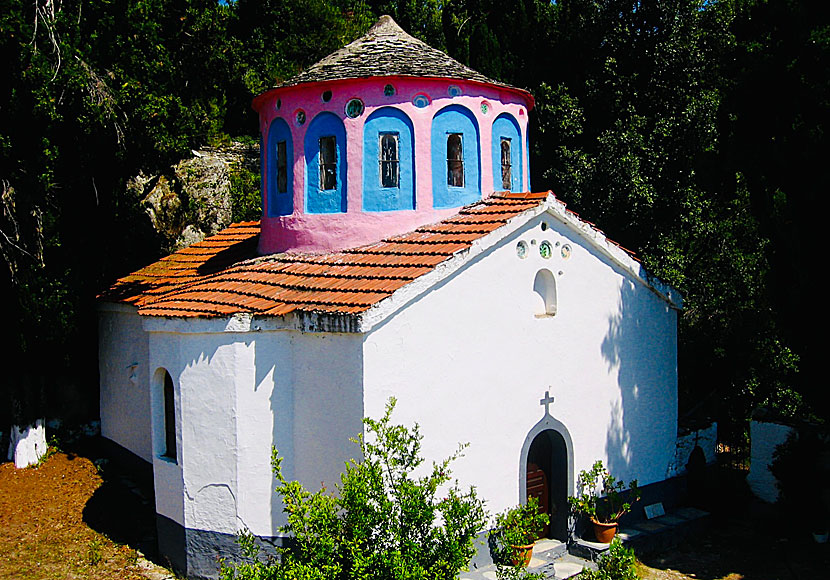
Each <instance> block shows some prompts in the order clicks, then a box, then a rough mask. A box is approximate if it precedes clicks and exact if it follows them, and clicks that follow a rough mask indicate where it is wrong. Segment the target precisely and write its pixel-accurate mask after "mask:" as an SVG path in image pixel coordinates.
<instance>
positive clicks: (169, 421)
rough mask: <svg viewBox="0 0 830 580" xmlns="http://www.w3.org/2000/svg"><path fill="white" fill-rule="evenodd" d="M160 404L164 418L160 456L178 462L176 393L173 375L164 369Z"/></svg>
mask: <svg viewBox="0 0 830 580" xmlns="http://www.w3.org/2000/svg"><path fill="white" fill-rule="evenodd" d="M162 400H163V402H162V404H163V410H162V411H163V420H164V452H163V453H162V455H161V456H162V457H163V458H164V459H167V460H168V461H172V462H173V463H178V461H179V458H178V453H177V451H176V393H175V387H174V385H173V377H171V376H170V373H169V372H167V371H165V373H164V384H163V385H162Z"/></svg>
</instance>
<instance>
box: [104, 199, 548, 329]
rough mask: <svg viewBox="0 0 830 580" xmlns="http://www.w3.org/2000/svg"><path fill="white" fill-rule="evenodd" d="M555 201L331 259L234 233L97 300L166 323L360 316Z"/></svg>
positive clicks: (475, 216) (468, 218) (507, 206)
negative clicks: (268, 247)
mask: <svg viewBox="0 0 830 580" xmlns="http://www.w3.org/2000/svg"><path fill="white" fill-rule="evenodd" d="M547 196H548V193H547V192H545V193H520V194H516V193H500V194H495V195H493V196H491V197H489V198H487V199H485V200H482V201H480V202H477V203H475V204H473V205H471V206H468V207H465V208H462V209H461V210H460V211H459V213H458V214H456V215H455V216H453V217H451V218H449V219H447V220H444V221H443V222H440V223H437V224H431V225H427V226H424V227H421V228H418V229H417V230H415V231H414V232H410V233H407V234H403V235H400V236H394V237H392V238H388V239H385V240H383V241H381V242H378V243H375V244H370V245H368V246H363V247H360V248H353V249H349V250H344V251H342V252H335V253H331V254H323V255H315V254H291V253H285V254H274V255H271V256H262V257H260V256H257V254H256V248H257V244H258V241H259V223H258V222H245V223H239V224H234V225H232V226H230V227H228V228H227V229H225V230H223V231H221V232H219V233H218V234H216V235H215V236H212V237H210V238H207V239H205V240H203V241H201V242H198V243H196V244H193V245H192V246H189V247H187V248H184V249H182V250H179V251H177V252H175V253H173V254H171V255H170V256H167V257H165V258H162V259H161V260H159V261H158V262H155V263H154V264H150V265H149V266H147V267H145V268H142V269H141V270H138V271H137V272H134V273H132V274H130V275H128V276H125V277H124V278H121V279H120V280H118V281H117V282H116V283H115V284H114V285H113V286H112V287H111V288H109V289H108V290H107V291H105V292H103V293H102V294H101V295H100V296H99V298H100V299H101V300H104V301H109V302H121V303H125V304H131V305H135V306H138V308H139V310H138V312H139V314H141V315H144V316H162V317H179V318H191V317H225V316H229V315H233V314H237V313H244V312H248V313H253V314H260V315H266V316H284V315H286V314H289V313H291V312H294V311H297V310H302V311H308V312H311V311H316V312H325V313H330V314H342V315H349V314H356V313H360V312H364V311H365V310H367V309H369V308H370V307H371V306H373V305H374V304H376V303H378V302H380V301H381V300H383V299H384V298H387V297H388V296H390V295H391V294H392V293H393V292H395V291H396V290H398V289H400V288H401V287H403V286H405V285H406V284H408V283H409V282H411V281H412V280H415V279H416V278H418V277H419V276H422V275H424V274H427V273H428V272H430V271H432V269H433V268H434V267H435V266H436V265H438V264H440V263H441V262H444V261H445V260H447V259H449V258H450V257H451V256H453V255H454V254H456V253H458V252H460V251H463V250H465V249H467V248H469V247H470V245H471V244H472V243H473V242H474V241H476V240H477V239H479V238H481V237H483V236H485V235H487V234H488V233H490V232H492V231H494V230H496V229H498V228H499V227H501V226H502V225H504V224H505V223H507V220H509V219H511V218H513V217H515V216H516V215H518V214H520V213H522V212H524V211H526V210H528V209H531V208H533V207H536V206H537V205H538V204H539V203H541V202H542V201H544V200H545V199H546V198H547Z"/></svg>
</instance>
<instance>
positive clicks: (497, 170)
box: [492, 113, 524, 191]
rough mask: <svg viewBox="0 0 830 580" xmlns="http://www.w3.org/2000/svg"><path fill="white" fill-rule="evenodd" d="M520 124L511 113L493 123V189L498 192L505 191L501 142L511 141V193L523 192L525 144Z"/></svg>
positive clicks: (504, 114)
mask: <svg viewBox="0 0 830 580" xmlns="http://www.w3.org/2000/svg"><path fill="white" fill-rule="evenodd" d="M521 134H522V133H521V129H519V123H518V122H517V121H516V119H515V118H514V117H513V115H511V114H509V113H502V114H501V115H499V116H498V117H496V120H495V121H493V139H492V151H493V187H494V188H495V189H496V191H501V190H503V189H504V187H503V186H502V179H501V140H502V139H509V140H510V166H511V180H510V191H523V190H524V186H523V184H524V181H523V180H522V162H523V161H524V155H522V151H523V149H524V143H523V141H522V138H521Z"/></svg>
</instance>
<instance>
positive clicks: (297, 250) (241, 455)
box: [99, 16, 682, 577]
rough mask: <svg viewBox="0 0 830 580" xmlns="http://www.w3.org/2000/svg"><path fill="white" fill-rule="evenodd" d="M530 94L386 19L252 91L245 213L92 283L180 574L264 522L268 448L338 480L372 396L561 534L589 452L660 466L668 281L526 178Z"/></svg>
mask: <svg viewBox="0 0 830 580" xmlns="http://www.w3.org/2000/svg"><path fill="white" fill-rule="evenodd" d="M533 104H534V103H533V98H532V96H531V95H530V94H529V93H528V92H527V91H525V90H522V89H519V88H515V87H511V86H508V85H505V84H503V83H500V82H497V81H494V80H491V79H488V78H487V77H485V76H483V75H481V74H479V73H477V72H476V71H473V70H471V69H470V68H468V67H466V66H464V65H462V64H461V63H458V62H456V61H454V60H453V59H451V58H450V57H448V56H447V55H446V54H444V53H442V52H440V51H438V50H436V49H433V48H431V47H429V46H428V45H426V44H424V43H423V42H421V41H419V40H417V39H415V38H413V37H411V36H409V35H408V34H406V33H405V32H404V31H403V30H401V29H400V28H399V27H398V26H397V25H396V24H395V22H394V21H393V20H392V19H391V18H389V17H388V16H385V17H383V18H381V19H380V21H379V22H378V23H377V24H376V25H375V26H374V27H373V28H372V29H371V30H369V32H368V33H367V34H366V35H365V36H363V37H362V38H360V39H358V40H356V41H354V42H352V43H351V44H349V45H347V46H345V47H344V48H342V49H340V50H338V51H336V52H335V53H333V54H331V55H330V56H328V57H326V58H324V59H323V60H321V61H319V62H318V63H317V64H315V65H313V66H311V67H309V68H308V69H307V70H305V71H304V72H302V73H300V74H299V75H297V76H296V77H294V78H292V79H290V80H289V81H288V82H285V83H283V84H281V85H279V86H277V87H275V88H273V89H271V90H269V91H266V92H265V93H263V94H261V95H259V96H258V97H257V98H256V99H254V102H253V106H254V109H255V110H256V111H257V112H258V113H259V129H260V132H261V135H262V195H263V206H262V207H263V215H262V219H261V220H260V221H258V222H246V223H239V224H235V225H232V226H230V227H229V228H227V229H225V230H224V231H222V232H220V233H219V234H217V235H215V236H213V237H210V238H207V239H205V240H204V241H202V242H199V243H196V244H193V245H191V246H190V247H187V248H185V249H182V250H179V251H177V252H175V253H174V254H172V255H170V256H167V257H165V258H163V259H161V260H159V261H158V262H156V263H154V264H151V265H149V266H147V267H146V268H143V269H141V270H139V271H137V272H135V273H133V274H131V275H129V276H126V277H124V278H122V279H120V280H118V281H117V282H116V283H115V284H114V285H113V286H112V287H111V288H110V289H109V290H107V291H106V292H104V293H103V294H102V295H101V297H100V323H99V325H100V333H99V336H100V380H101V398H100V409H101V429H102V434H103V436H104V437H106V438H107V439H109V440H111V441H112V442H114V443H116V444H117V445H119V446H120V447H121V448H123V449H124V450H126V451H128V452H129V453H130V454H132V455H134V456H137V457H138V458H140V459H141V460H142V461H143V462H145V463H146V464H147V465H148V466H150V467H151V468H152V473H153V482H154V495H155V506H156V512H157V529H158V533H159V549H160V552H161V553H162V555H164V556H165V557H167V558H168V559H169V560H170V561H171V562H172V563H173V565H174V566H175V567H177V568H178V569H179V570H180V571H181V572H183V573H185V574H186V575H188V576H189V577H216V575H217V556H222V555H226V554H228V553H231V552H232V551H233V546H234V538H235V536H236V534H237V532H238V531H240V530H243V529H248V530H250V531H251V532H252V533H253V534H255V535H256V536H259V537H260V538H262V539H263V540H265V541H272V542H275V541H276V542H278V541H280V537H279V530H278V528H279V526H280V525H282V524H284V523H285V516H284V514H283V511H282V504H281V501H280V498H279V496H277V495H276V494H275V493H274V492H273V488H274V483H275V482H274V479H273V476H272V474H271V469H270V456H271V447H272V446H275V447H276V448H277V449H278V450H279V453H280V454H281V456H282V457H284V462H283V468H284V472H285V473H286V475H287V476H288V477H290V478H293V479H297V480H299V481H301V482H302V483H303V484H305V485H306V486H307V487H309V488H312V489H319V486H320V485H321V484H322V485H325V486H326V487H328V488H329V489H334V487H335V485H336V483H337V482H338V481H339V475H340V473H341V471H342V470H343V467H344V462H345V461H347V460H348V459H350V458H352V457H354V456H355V454H356V453H357V450H358V448H357V446H356V445H354V443H351V442H350V441H349V439H350V438H351V437H355V436H356V435H357V434H358V433H360V432H362V429H363V426H362V422H361V421H362V418H363V417H365V416H369V417H375V418H378V417H380V416H382V414H383V411H384V407H385V405H386V403H387V401H388V400H389V398H390V397H395V398H396V399H397V401H398V403H397V407H396V411H395V415H394V420H395V421H396V422H398V423H403V424H412V423H415V422H417V423H418V424H419V425H420V428H421V432H422V434H423V436H424V439H423V443H424V446H423V451H424V453H425V455H426V457H427V458H428V460H441V459H443V458H445V457H447V456H448V455H450V454H451V453H452V452H454V451H455V450H456V448H457V445H458V444H459V443H461V442H467V443H469V447H468V448H467V449H466V452H465V456H464V457H463V458H461V459H460V460H458V461H457V462H456V463H455V464H454V475H455V476H457V478H458V479H459V482H460V484H461V485H462V486H463V487H466V486H469V485H474V486H475V487H476V488H477V490H478V493H479V494H480V496H481V497H483V498H484V499H486V500H487V508H488V510H489V511H490V512H491V513H495V512H498V511H501V510H503V509H505V508H507V507H510V506H512V505H515V504H517V503H519V502H523V501H525V500H526V498H527V496H528V493H530V494H532V495H540V496H542V497H543V502H542V503H543V504H544V505H545V506H546V509H547V510H548V511H549V512H550V513H551V514H552V525H551V526H550V531H549V534H550V536H551V537H552V538H558V539H560V540H562V541H565V540H566V539H567V534H568V529H567V527H568V526H567V522H568V520H567V502H566V497H567V496H568V495H569V494H573V492H574V485H575V480H576V476H577V474H578V473H579V471H580V470H583V469H589V468H590V467H591V465H592V464H593V463H594V461H595V460H597V459H602V460H603V461H604V463H605V465H606V466H608V467H609V469H610V471H611V472H612V473H613V474H614V475H615V476H616V477H618V478H622V479H624V480H626V481H628V480H630V479H633V478H637V479H639V482H640V485H641V486H643V485H648V484H656V483H658V482H662V481H664V480H666V479H667V478H668V477H670V476H672V475H673V474H674V471H673V470H674V461H675V443H676V439H677V315H678V310H679V309H680V308H681V307H682V298H681V297H680V296H679V294H678V293H677V292H676V291H675V290H673V289H672V288H670V287H668V286H667V285H665V284H662V283H661V282H660V281H659V280H657V279H655V278H654V277H652V276H650V275H649V274H648V273H647V272H646V271H645V270H644V268H643V267H642V266H641V264H640V263H639V262H638V261H637V260H636V259H635V258H634V257H633V256H632V255H631V254H630V253H629V252H627V251H626V250H624V249H622V248H621V247H619V246H618V245H616V244H615V243H614V242H612V241H611V240H609V239H608V238H606V236H605V235H604V234H603V233H602V232H601V231H600V230H598V229H597V228H596V227H594V226H593V225H591V224H589V223H587V222H585V221H583V220H582V219H580V218H579V217H578V216H577V215H575V214H574V213H572V212H570V211H568V210H567V209H566V208H565V205H564V204H563V203H562V202H560V201H559V200H557V199H556V197H555V196H554V195H553V194H552V193H550V192H542V193H529V192H530V190H531V187H530V183H529V167H528V159H529V156H528V149H529V142H528V113H529V111H530V110H531V109H532V107H533ZM588 193H589V192H588Z"/></svg>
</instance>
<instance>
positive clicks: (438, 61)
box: [274, 15, 527, 93]
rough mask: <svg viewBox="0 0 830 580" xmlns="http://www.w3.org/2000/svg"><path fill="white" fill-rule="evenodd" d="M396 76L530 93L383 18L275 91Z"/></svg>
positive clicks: (387, 18)
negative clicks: (473, 83) (312, 84)
mask: <svg viewBox="0 0 830 580" xmlns="http://www.w3.org/2000/svg"><path fill="white" fill-rule="evenodd" d="M392 76H404V77H432V78H451V79H457V80H468V81H476V82H480V83H486V84H491V85H497V86H501V87H504V88H508V89H511V90H516V91H520V92H523V93H526V92H527V91H525V90H524V89H519V88H517V87H513V86H511V85H508V84H506V83H503V82H500V81H497V80H493V79H491V78H489V77H487V76H485V75H483V74H481V73H480V72H478V71H475V70H473V69H472V68H470V67H468V66H466V65H464V64H462V63H460V62H458V61H457V60H455V59H454V58H452V57H450V56H449V55H448V54H446V53H444V52H442V51H440V50H438V49H437V48H433V47H431V46H430V45H428V44H427V43H425V42H423V41H422V40H418V39H417V38H415V37H413V36H411V35H409V34H407V33H406V32H405V31H404V30H403V29H402V28H401V27H400V26H398V24H397V23H396V22H395V21H394V20H393V19H392V17H391V16H388V15H384V16H381V17H380V19H379V20H378V21H377V22H376V23H375V24H374V25H373V26H372V27H371V28H370V29H369V31H368V32H367V33H366V34H365V35H363V36H361V37H360V38H358V39H357V40H354V41H353V42H350V43H349V44H347V45H346V46H344V47H343V48H340V49H339V50H336V51H334V52H333V53H331V54H330V55H328V56H326V57H324V58H322V59H321V60H319V61H318V62H316V63H315V64H313V65H311V66H310V67H308V68H307V69H306V70H304V71H302V72H300V73H299V74H297V75H295V76H294V77H292V78H290V79H288V80H287V81H285V82H283V83H281V84H279V85H277V86H276V87H274V88H281V87H289V86H295V85H299V84H304V83H314V82H327V81H337V80H344V79H355V78H370V77H392Z"/></svg>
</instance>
